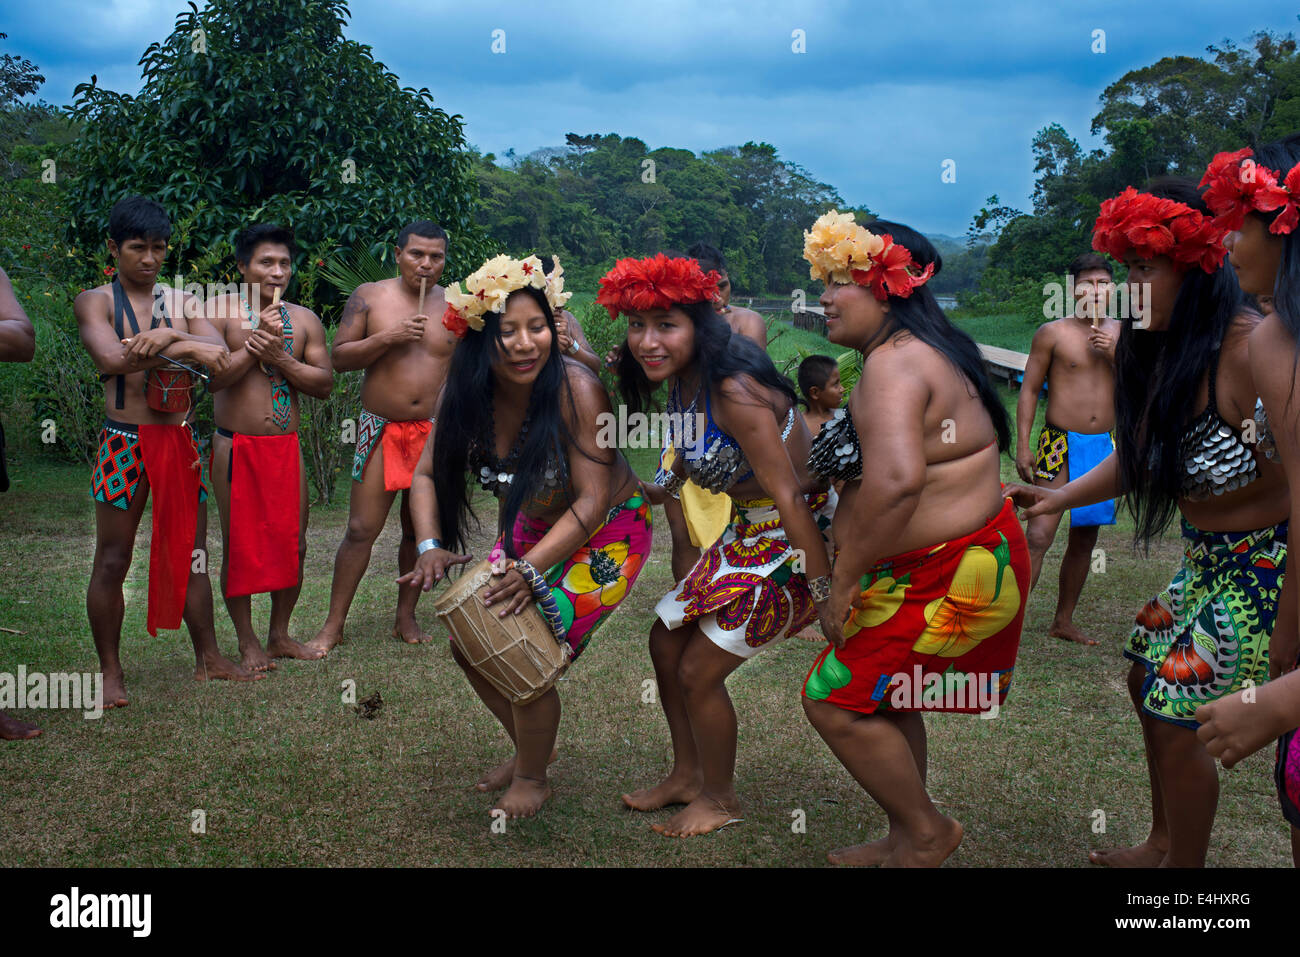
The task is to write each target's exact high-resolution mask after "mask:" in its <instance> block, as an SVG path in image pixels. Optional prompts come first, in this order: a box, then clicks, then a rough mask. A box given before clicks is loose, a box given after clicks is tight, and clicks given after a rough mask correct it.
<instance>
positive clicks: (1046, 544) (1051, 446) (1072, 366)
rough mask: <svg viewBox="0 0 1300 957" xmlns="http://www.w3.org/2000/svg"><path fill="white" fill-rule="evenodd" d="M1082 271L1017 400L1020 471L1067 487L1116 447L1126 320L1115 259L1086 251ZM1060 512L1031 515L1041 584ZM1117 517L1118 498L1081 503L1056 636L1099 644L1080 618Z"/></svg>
mask: <svg viewBox="0 0 1300 957" xmlns="http://www.w3.org/2000/svg"><path fill="white" fill-rule="evenodd" d="M1069 272H1070V275H1071V276H1073V277H1074V297H1075V309H1074V315H1072V316H1066V317H1065V318H1063V319H1055V320H1053V321H1052V322H1048V323H1045V324H1044V325H1042V326H1040V327H1039V329H1038V331H1037V332H1036V333H1034V339H1033V344H1032V345H1031V346H1030V347H1029V361H1028V363H1026V365H1025V378H1024V382H1023V383H1022V384H1021V386H1020V401H1019V403H1018V404H1017V405H1016V471H1017V472H1019V473H1020V477H1021V478H1022V479H1024V480H1025V481H1026V482H1032V483H1035V484H1037V485H1041V486H1044V487H1046V488H1059V487H1060V486H1062V485H1064V484H1065V483H1066V482H1068V481H1070V479H1071V478H1072V477H1073V478H1078V477H1079V475H1082V474H1084V473H1085V472H1087V471H1089V470H1090V469H1092V468H1093V467H1095V466H1096V465H1098V464H1099V463H1100V462H1101V461H1102V460H1103V459H1104V458H1106V456H1108V455H1109V454H1110V452H1111V449H1112V448H1113V444H1112V442H1111V438H1110V430H1111V429H1112V428H1114V426H1115V366H1114V362H1115V343H1116V341H1117V340H1118V338H1119V322H1118V320H1116V319H1111V318H1108V317H1107V315H1106V313H1107V305H1108V302H1109V299H1110V296H1111V292H1112V290H1113V289H1114V283H1113V280H1112V273H1111V267H1110V264H1109V263H1108V262H1107V261H1106V258H1105V257H1104V256H1101V255H1098V254H1097V253H1084V254H1083V255H1081V256H1077V257H1075V259H1074V261H1073V262H1071V263H1070V268H1069ZM1044 379H1046V380H1047V384H1048V391H1047V421H1046V424H1045V425H1044V426H1043V430H1042V432H1040V433H1039V436H1038V446H1037V448H1038V454H1037V457H1035V455H1034V451H1033V450H1034V446H1033V445H1032V444H1031V443H1030V433H1031V432H1032V430H1033V426H1034V412H1035V409H1036V408H1037V406H1038V393H1039V391H1040V390H1041V389H1042V387H1043V380H1044ZM1060 520H1061V515H1060V513H1059V512H1055V513H1052V514H1050V515H1042V516H1039V517H1037V518H1033V519H1031V520H1030V521H1029V528H1028V531H1027V537H1028V539H1029V557H1030V581H1031V583H1032V584H1031V587H1033V585H1037V584H1038V575H1039V573H1040V572H1041V571H1042V569H1043V556H1044V555H1045V554H1047V550H1048V549H1049V548H1051V547H1052V540H1053V539H1054V538H1055V537H1056V528H1057V525H1058V524H1060ZM1114 523H1115V504H1114V502H1113V501H1112V502H1103V503H1102V504H1101V505H1099V506H1089V507H1088V508H1087V509H1075V510H1074V512H1072V513H1071V516H1070V537H1069V540H1068V542H1067V544H1066V548H1065V556H1064V557H1063V558H1062V559H1061V579H1060V586H1059V588H1058V590H1057V596H1056V614H1055V616H1054V617H1053V619H1052V624H1051V627H1050V628H1049V629H1048V631H1047V633H1048V635H1049V636H1051V637H1053V638H1064V639H1066V640H1068V641H1077V642H1078V643H1079V644H1082V645H1095V644H1096V643H1097V642H1096V641H1095V640H1094V639H1091V638H1089V637H1087V636H1086V635H1085V634H1084V633H1083V632H1082V631H1081V630H1080V629H1079V627H1078V626H1077V625H1076V624H1075V623H1074V621H1073V618H1074V608H1075V606H1076V605H1077V604H1078V603H1079V595H1080V593H1081V592H1082V591H1083V583H1084V580H1085V579H1086V578H1087V577H1088V565H1089V563H1090V562H1091V561H1092V550H1093V547H1094V546H1095V545H1096V544H1097V527H1098V526H1099V525H1113V524H1114Z"/></svg>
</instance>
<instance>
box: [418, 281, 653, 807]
mask: <svg viewBox="0 0 1300 957" xmlns="http://www.w3.org/2000/svg"><path fill="white" fill-rule="evenodd" d="M465 285H466V287H467V288H468V290H469V293H468V295H466V294H464V293H461V292H460V290H459V288H458V287H457V286H453V287H451V288H450V289H448V290H447V303H448V306H447V312H446V314H445V315H444V316H443V320H442V321H443V324H444V325H445V326H446V327H447V328H448V329H450V330H451V331H452V333H454V334H455V335H456V336H457V337H458V338H459V339H460V342H459V343H458V344H457V346H456V351H455V352H454V353H453V354H452V359H451V367H450V370H449V371H448V374H447V383H446V385H445V386H444V388H443V391H442V398H441V400H440V403H439V406H438V408H439V410H440V411H439V412H438V414H437V416H436V423H435V425H434V434H433V437H432V438H431V439H430V440H429V441H428V442H427V443H426V444H425V447H424V452H423V454H422V455H421V458H420V464H419V466H418V468H417V469H416V474H415V479H414V482H413V483H412V486H411V516H412V519H413V521H414V522H415V530H416V532H417V538H419V539H420V542H419V546H418V547H419V551H420V556H419V558H418V559H417V561H416V566H415V569H414V570H413V571H412V572H411V573H409V574H408V575H405V576H403V577H402V578H401V579H399V581H401V582H403V583H405V584H412V585H419V586H420V587H422V588H423V589H425V590H426V591H427V590H428V589H430V588H432V587H433V584H434V582H435V581H437V580H439V579H441V578H442V577H443V576H444V575H445V574H446V573H447V568H448V566H450V565H453V564H459V563H463V562H466V561H469V556H468V555H457V554H455V552H456V551H458V550H460V549H462V548H463V547H464V545H465V541H466V538H467V537H468V527H467V526H468V521H469V519H470V518H471V517H472V516H473V512H472V511H471V509H470V495H469V488H468V483H467V482H466V478H465V476H466V472H470V473H472V474H473V475H474V478H475V480H476V481H478V482H479V484H480V485H482V486H483V488H484V489H485V490H487V491H489V492H491V493H492V494H494V495H495V496H496V497H497V499H498V500H499V502H500V507H499V512H498V525H497V529H498V533H499V535H500V538H499V539H498V549H499V550H501V551H502V552H503V553H504V555H503V556H502V557H500V558H496V559H494V561H495V567H496V568H497V569H498V570H499V571H505V578H504V579H502V580H501V581H500V582H499V583H498V584H497V585H495V586H493V587H492V588H489V589H488V590H487V591H486V593H485V595H486V601H487V603H488V604H489V605H491V606H493V607H496V608H500V609H501V614H502V615H503V616H504V615H507V614H516V613H518V612H519V611H520V609H522V608H523V607H524V606H525V604H527V603H528V602H529V601H532V600H533V599H534V598H537V599H538V601H539V603H541V604H542V605H543V606H545V605H546V604H547V603H548V602H550V601H553V602H554V606H555V609H554V611H555V613H557V614H558V620H555V621H553V622H552V626H553V627H555V628H556V629H557V631H562V632H563V634H564V637H565V638H566V640H567V641H568V643H569V645H570V647H571V649H572V654H571V659H572V658H577V656H578V655H580V654H581V653H582V650H583V649H584V648H585V647H586V645H587V642H588V641H589V640H590V639H591V636H592V633H593V632H594V631H595V630H596V628H597V627H599V626H600V624H601V623H602V622H604V621H605V619H606V618H608V617H609V615H610V614H611V613H612V612H613V611H614V609H615V608H617V607H618V605H619V603H620V602H621V601H622V600H623V599H624V598H625V597H626V596H627V593H628V589H630V588H631V586H632V583H633V582H634V581H636V577H637V574H638V573H639V572H640V570H641V565H642V563H643V562H644V561H645V558H646V556H647V555H649V553H650V544H651V538H650V506H649V505H648V504H647V503H646V501H645V499H644V497H643V496H642V494H641V489H640V485H639V483H638V482H637V479H636V476H635V475H634V474H633V473H632V470H631V469H630V468H629V467H628V465H627V462H625V461H624V459H623V457H622V455H621V454H620V453H619V452H618V451H617V450H616V449H612V448H600V447H599V446H598V444H597V441H596V436H597V433H598V428H597V417H598V416H600V415H601V414H602V413H604V414H605V415H609V414H610V407H609V399H608V397H607V396H606V394H605V390H604V387H603V386H601V384H600V381H599V380H598V379H597V378H596V376H595V375H594V374H592V373H591V372H590V371H588V370H587V369H586V368H584V367H583V366H582V365H581V364H580V363H578V362H576V361H574V360H571V359H566V358H564V357H563V356H562V355H561V354H560V350H559V340H558V337H557V334H556V328H555V313H556V312H557V311H558V310H559V309H561V308H562V307H563V305H564V301H565V300H566V299H567V298H568V296H567V295H565V294H564V293H563V292H562V291H561V288H560V284H559V283H558V282H557V283H556V284H555V285H551V284H550V283H548V281H547V280H546V278H545V277H544V275H543V273H542V264H541V262H540V261H539V260H538V259H537V258H536V257H535V256H529V257H528V258H527V259H524V260H522V261H520V260H514V259H510V258H509V257H506V256H498V257H496V258H495V259H492V260H489V261H488V262H487V263H485V264H484V265H483V266H482V268H480V269H479V270H478V271H477V272H475V273H474V274H473V275H471V276H470V277H469V278H468V279H466V280H465ZM435 463H436V465H435ZM444 543H445V544H446V547H445V548H444V547H443V546H444ZM494 555H495V552H494ZM452 654H453V655H454V656H455V658H456V662H457V664H459V665H460V666H461V668H462V669H464V671H465V675H466V677H468V678H469V682H470V684H471V685H472V686H473V688H474V690H475V691H476V692H477V693H478V696H479V697H480V698H481V699H482V700H483V703H484V704H486V705H487V706H488V709H489V710H490V711H491V712H492V713H493V714H494V715H496V717H497V719H498V720H499V721H500V722H501V724H502V726H504V727H505V729H506V732H507V733H508V734H509V735H510V738H511V740H512V741H514V743H515V757H514V758H512V759H511V760H509V761H507V762H506V763H505V764H504V765H502V766H501V767H500V768H498V769H496V771H494V772H492V773H491V774H489V775H487V776H486V777H485V778H484V779H483V780H482V781H481V782H479V787H480V790H489V789H495V788H499V787H505V786H506V784H509V785H510V789H509V790H508V791H507V792H506V793H505V795H504V796H503V797H502V798H501V800H500V801H499V802H498V803H497V805H496V806H497V807H498V808H500V809H502V810H504V811H505V812H506V813H507V814H508V815H509V816H510V817H527V816H529V815H532V814H536V813H537V811H538V810H539V809H540V808H541V806H542V804H544V803H545V801H546V799H547V798H548V797H550V794H551V789H550V786H549V785H548V784H547V781H546V765H547V764H548V763H549V760H550V759H552V758H553V756H554V754H553V752H554V748H555V735H556V731H557V730H558V729H559V725H560V697H559V694H557V692H556V690H555V689H554V688H552V689H551V690H550V691H548V692H547V693H546V694H545V695H543V696H542V697H540V698H538V699H537V700H535V701H532V702H530V703H528V704H526V705H514V704H511V702H510V701H509V700H508V699H506V698H505V697H503V696H502V695H501V693H500V692H499V691H497V690H496V689H495V688H494V687H493V686H492V685H491V684H490V683H489V682H488V681H487V679H485V678H484V677H483V676H482V675H480V674H479V673H478V672H477V671H475V670H474V669H473V668H472V667H471V666H470V664H469V663H468V661H466V660H465V659H464V658H463V657H462V656H461V654H460V653H459V652H458V651H457V650H456V648H455V646H454V645H453V647H452Z"/></svg>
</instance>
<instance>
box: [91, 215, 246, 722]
mask: <svg viewBox="0 0 1300 957" xmlns="http://www.w3.org/2000/svg"><path fill="white" fill-rule="evenodd" d="M108 230H109V237H110V238H109V240H108V252H109V254H110V255H111V256H112V257H113V259H114V260H116V262H117V273H116V275H115V276H114V277H113V280H112V282H109V283H106V284H105V285H102V286H97V287H95V288H94V289H88V290H86V291H85V292H83V293H82V294H81V295H79V296H78V297H77V299H76V301H75V302H74V303H73V310H74V312H75V313H76V317H77V326H78V328H79V329H80V331H81V342H82V345H83V346H85V348H86V351H87V352H89V353H90V357H91V359H92V360H93V361H94V363H95V368H97V369H98V370H99V372H100V377H101V378H102V379H103V381H104V405H105V407H106V421H105V423H104V429H103V431H101V432H100V436H99V456H98V464H97V465H96V466H95V469H94V471H93V472H92V473H91V488H90V494H91V498H93V499H94V500H95V536H96V541H95V562H94V567H93V570H92V571H91V574H90V589H89V591H88V592H87V593H86V613H87V615H88V616H89V617H90V630H91V633H92V634H93V635H94V638H95V650H96V652H98V654H99V664H100V670H101V671H102V672H103V675H104V707H105V708H113V707H122V706H124V705H126V704H127V703H128V701H127V697H126V685H125V681H124V676H123V673H122V662H121V659H120V658H119V657H118V646H119V644H120V643H121V638H122V618H123V615H124V613H125V605H124V600H123V597H122V583H123V581H125V580H126V573H127V569H128V568H130V567H131V556H132V552H133V551H134V548H135V533H136V529H137V528H138V527H139V525H140V518H141V516H142V515H143V514H144V505H145V502H146V501H148V499H149V493H150V492H151V491H152V492H153V497H154V508H153V515H154V519H153V538H152V545H151V548H150V561H149V613H148V626H147V627H148V631H149V633H150V634H151V635H153V634H157V630H158V628H179V627H180V623H181V619H182V608H183V609H184V611H183V617H184V620H185V624H186V625H187V626H188V628H189V631H190V640H191V641H192V642H193V644H194V658H195V667H194V680H195V681H203V680H205V679H208V678H233V679H236V680H239V681H250V680H253V679H255V678H258V677H261V676H260V675H254V674H251V673H250V672H248V671H245V670H244V669H243V668H241V667H239V666H238V665H236V664H235V663H234V662H231V661H227V660H226V659H225V658H224V657H222V655H221V652H220V650H219V649H218V648H217V636H216V633H215V631H214V630H213V625H212V583H211V582H210V581H209V580H208V573H207V565H206V563H198V562H195V561H194V560H193V557H192V553H193V550H200V551H203V552H206V550H207V541H208V516H207V506H206V504H205V502H206V499H207V496H206V491H205V489H204V487H203V484H202V476H201V469H200V464H199V454H198V450H197V447H196V446H195V443H194V437H193V434H192V432H191V430H190V427H189V425H188V423H186V421H185V416H186V412H185V411H183V410H182V411H179V412H160V411H156V410H155V409H154V408H153V407H152V406H151V404H150V401H149V400H147V399H146V381H147V377H148V375H149V374H156V373H153V370H160V371H163V372H166V371H168V370H170V369H174V368H175V366H173V365H171V363H169V362H167V361H166V360H165V359H162V358H160V355H161V354H163V353H165V354H166V355H167V356H168V357H170V358H171V359H173V360H176V361H179V362H183V363H185V364H186V365H188V366H190V367H191V368H193V367H196V366H207V367H208V369H209V370H210V371H211V372H212V373H213V374H220V373H221V372H222V371H224V370H225V368H226V366H227V365H228V364H229V363H230V353H229V352H228V351H227V350H226V347H225V345H224V344H223V343H222V341H221V337H220V335H219V334H218V333H217V331H216V330H215V329H213V328H212V326H211V325H209V324H208V322H207V321H206V320H205V319H204V318H203V309H202V306H201V304H200V303H199V302H198V300H196V299H194V297H192V296H189V295H186V294H184V293H181V292H179V291H178V290H175V289H169V288H168V287H166V286H155V282H156V280H157V278H158V273H159V271H160V270H161V269H162V265H163V261H164V260H165V259H166V257H167V238H168V237H169V236H170V235H171V222H170V221H169V220H168V218H167V213H166V212H165V211H164V210H163V208H162V207H161V206H159V205H158V204H157V203H155V202H154V201H153V200H150V199H145V198H144V197H142V196H129V197H127V198H125V199H122V200H120V201H119V202H118V203H117V204H116V205H115V206H114V207H113V210H112V212H111V213H110V214H109V220H108ZM156 399H157V396H156V394H155V395H154V404H157V401H156ZM196 568H201V569H203V571H195V569H196Z"/></svg>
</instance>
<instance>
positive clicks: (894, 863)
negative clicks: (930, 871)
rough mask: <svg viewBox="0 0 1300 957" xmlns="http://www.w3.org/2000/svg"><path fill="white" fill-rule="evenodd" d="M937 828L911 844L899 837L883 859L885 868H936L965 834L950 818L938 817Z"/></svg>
mask: <svg viewBox="0 0 1300 957" xmlns="http://www.w3.org/2000/svg"><path fill="white" fill-rule="evenodd" d="M939 820H940V824H939V828H938V829H937V830H936V831H935V832H934V833H933V834H931V835H927V836H926V837H925V838H924V839H922V840H919V841H917V842H916V843H912V842H911V841H908V840H907V838H906V837H904V836H901V835H900V837H899V839H898V844H897V846H896V847H895V848H894V850H893V851H892V852H891V853H890V855H889V857H887V858H885V863H884V866H885V867H938V866H939V865H940V864H942V863H943V862H944V861H946V860H947V859H948V858H949V857H950V856H951V855H952V852H953V851H955V850H957V845H958V844H960V843H961V839H962V835H963V834H964V833H965V832H964V831H963V830H962V826H961V825H960V824H959V823H958V822H957V821H955V820H953V819H952V818H950V817H946V816H945V817H940V818H939Z"/></svg>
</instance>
